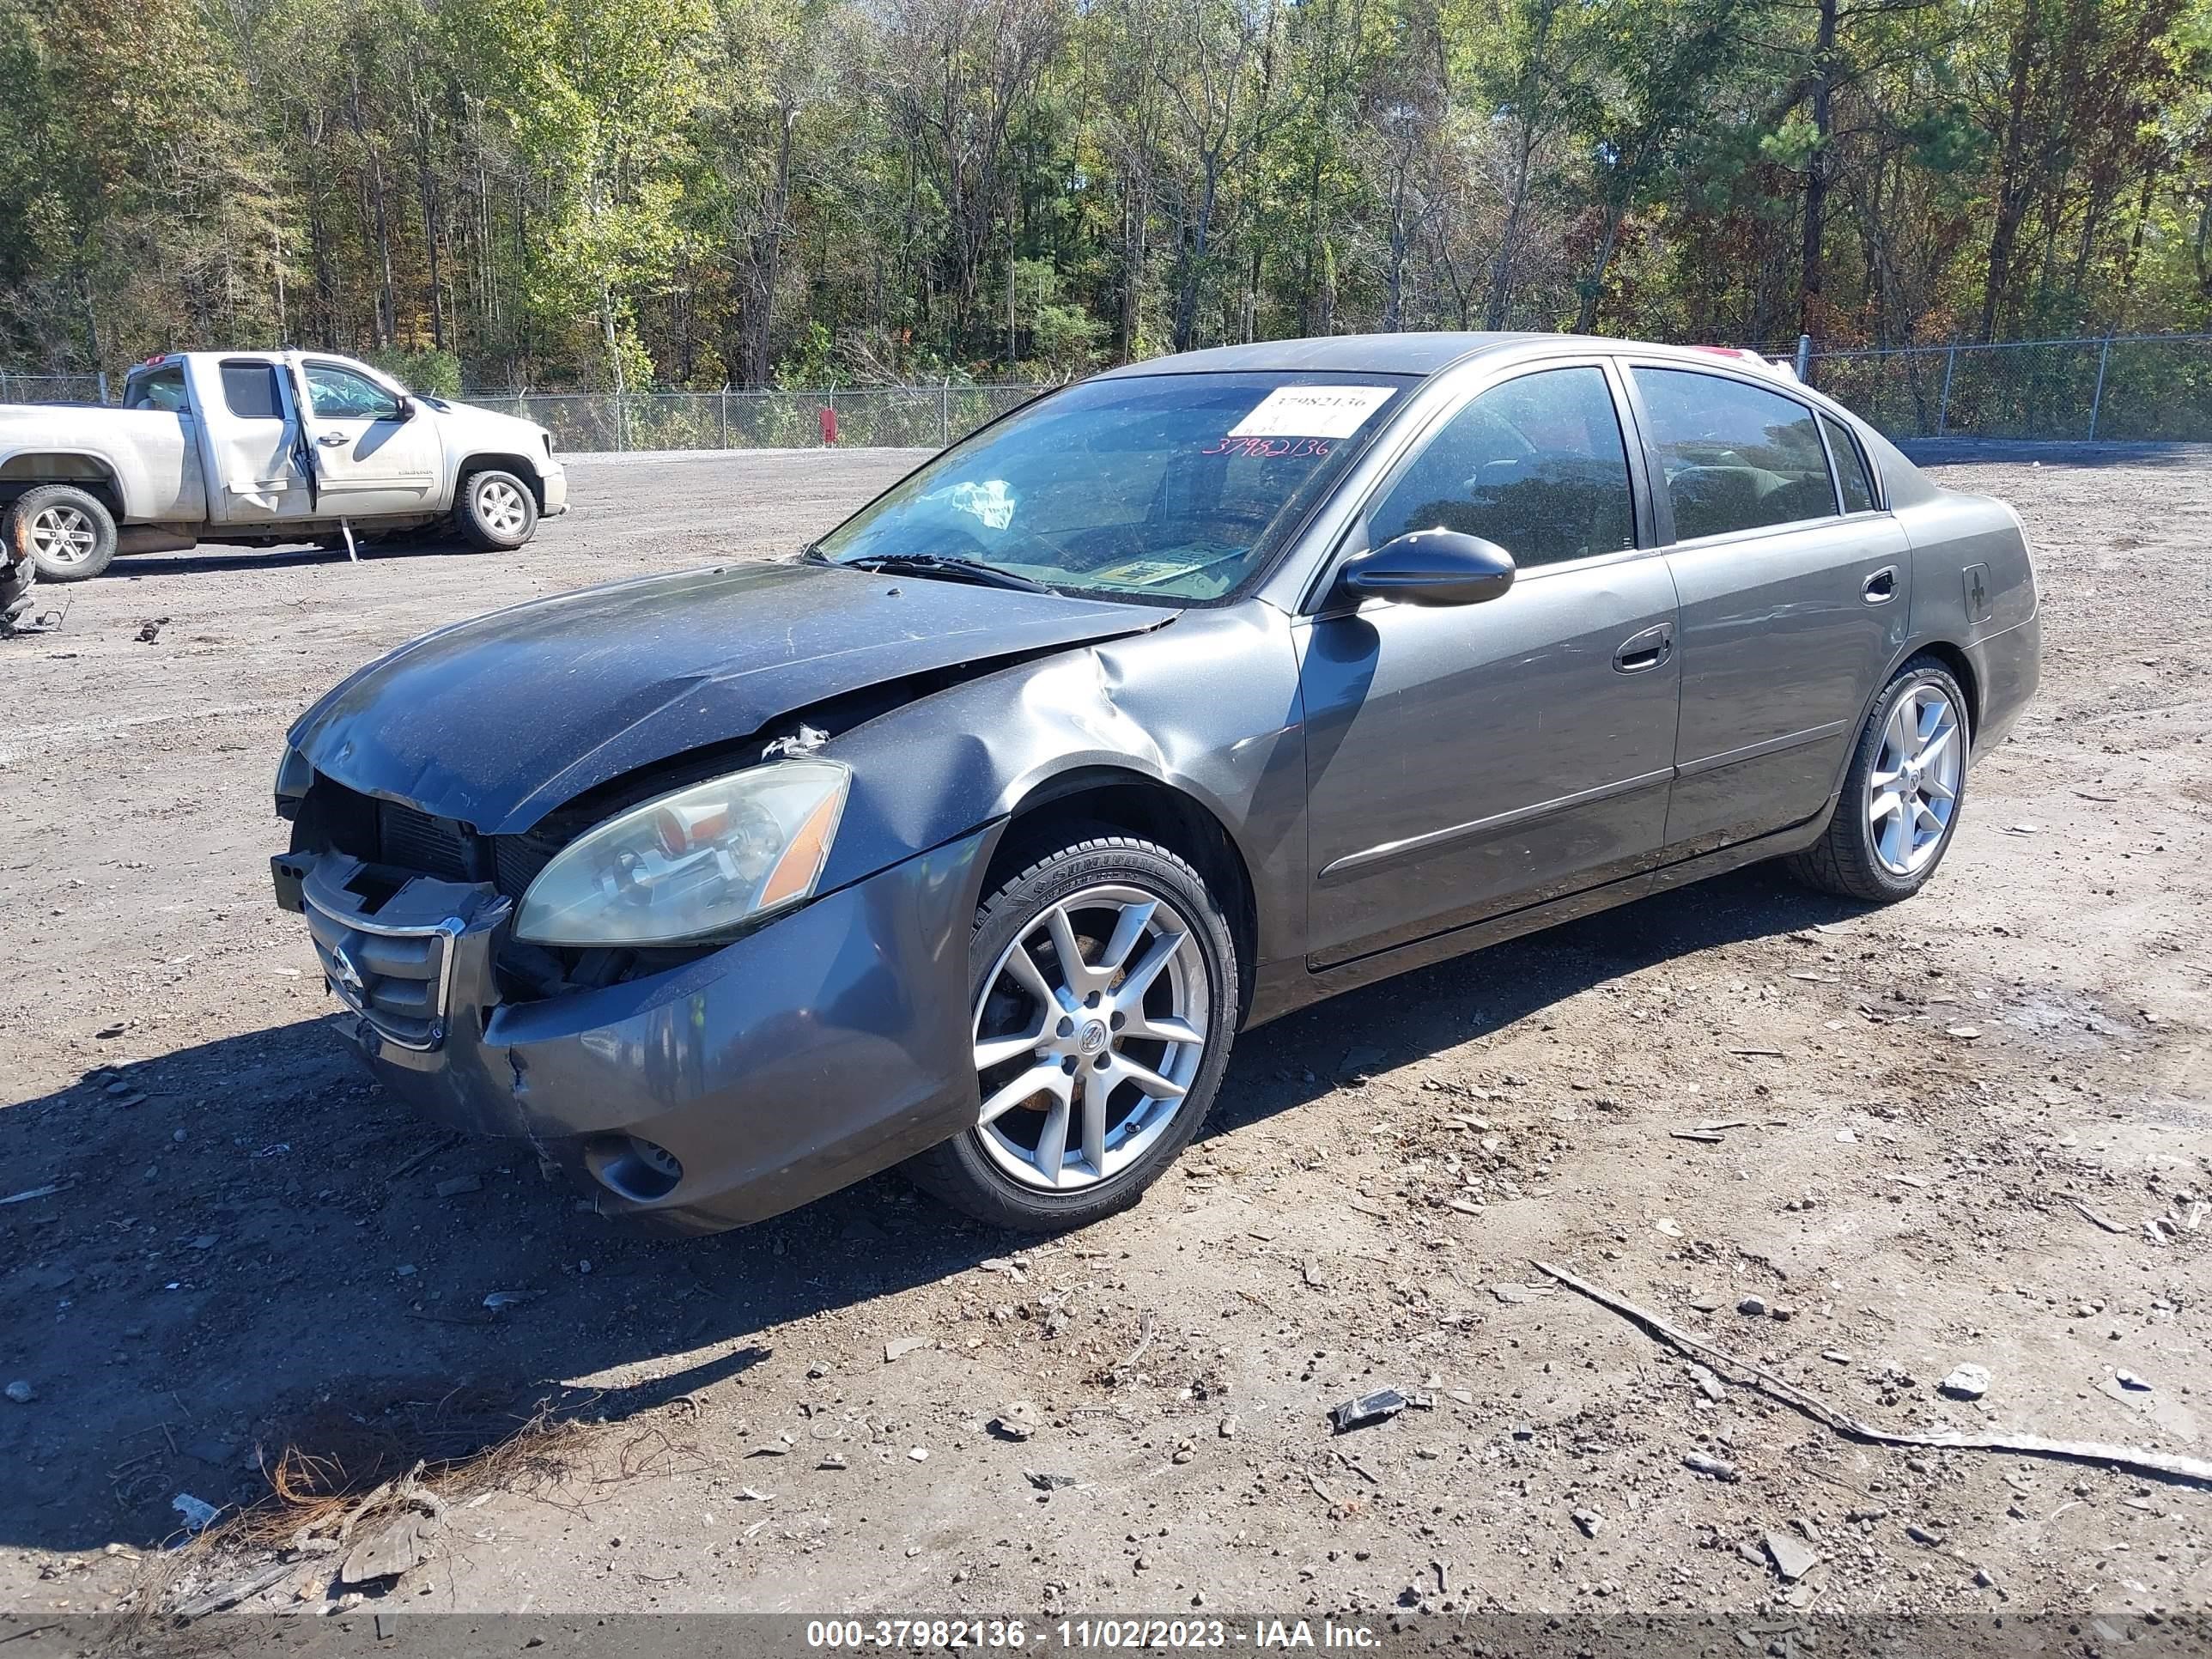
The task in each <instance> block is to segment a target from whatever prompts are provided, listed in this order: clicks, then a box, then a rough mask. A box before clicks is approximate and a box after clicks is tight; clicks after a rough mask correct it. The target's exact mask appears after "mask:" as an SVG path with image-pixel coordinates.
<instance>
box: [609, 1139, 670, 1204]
mask: <svg viewBox="0 0 2212 1659" xmlns="http://www.w3.org/2000/svg"><path fill="white" fill-rule="evenodd" d="M586 1162H587V1164H589V1166H590V1168H591V1171H592V1175H593V1176H596V1177H597V1178H598V1180H599V1183H600V1184H601V1185H602V1186H604V1187H605V1188H607V1189H608V1190H609V1191H610V1192H612V1193H614V1194H617V1196H618V1197H622V1198H626V1199H628V1200H630V1202H632V1203H633V1204H650V1203H652V1202H653V1201H654V1200H656V1199H662V1198H665V1197H667V1196H668V1194H671V1193H672V1192H674V1191H675V1190H676V1184H677V1182H680V1181H681V1180H683V1179H684V1162H683V1160H682V1159H681V1158H678V1157H677V1156H676V1154H675V1153H673V1152H670V1151H669V1150H668V1148H666V1147H665V1146H660V1145H659V1144H658V1143H657V1142H654V1141H650V1140H647V1139H645V1138H644V1137H643V1136H641V1135H610V1136H608V1137H606V1139H604V1140H602V1141H601V1142H600V1143H599V1145H598V1146H594V1147H593V1148H592V1156H591V1157H590V1158H588V1159H587V1160H586Z"/></svg>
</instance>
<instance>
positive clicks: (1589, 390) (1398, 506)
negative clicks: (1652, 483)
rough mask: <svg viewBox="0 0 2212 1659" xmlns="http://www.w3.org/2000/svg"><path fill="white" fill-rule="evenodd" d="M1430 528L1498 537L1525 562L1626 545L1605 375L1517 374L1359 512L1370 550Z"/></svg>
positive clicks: (1622, 479)
mask: <svg viewBox="0 0 2212 1659" xmlns="http://www.w3.org/2000/svg"><path fill="white" fill-rule="evenodd" d="M1436 529H1443V530H1456V531H1459V532H1462V534H1465V535H1469V536H1480V537H1481V538H1483V539H1484V540H1485V541H1491V542H1495V543H1497V544H1498V546H1500V547H1502V548H1504V550H1506V551H1507V552H1509V553H1510V554H1511V555H1512V556H1513V562H1515V563H1516V564H1517V565H1520V566H1522V567H1523V568H1530V567H1534V566H1537V565H1546V564H1558V563H1560V562H1564V561H1565V560H1568V559H1580V558H1586V557H1588V556H1590V555H1592V554H1596V553H1617V552H1619V551H1620V550H1621V549H1623V548H1627V547H1633V546H1635V545H1636V509H1635V507H1634V504H1633V498H1632V496H1631V495H1630V494H1629V485H1628V451H1627V448H1626V446H1625V445H1624V444H1623V442H1622V441H1621V435H1620V416H1619V415H1618V414H1617V413H1615V411H1614V410H1613V393H1612V392H1611V390H1610V389H1609V388H1608V387H1607V385H1606V380H1605V371H1604V370H1603V369H1601V368H1548V369H1544V370H1541V371H1540V372H1538V373H1536V374H1523V375H1520V376H1518V377H1517V378H1516V379H1514V380H1508V381H1506V382H1505V383H1504V385H1503V386H1492V388H1491V389H1490V390H1489V391H1487V392H1484V393H1483V394H1482V395H1481V396H1480V397H1479V398H1475V399H1474V401H1473V402H1471V403H1469V404H1468V405H1467V407H1466V408H1464V409H1462V410H1460V411H1459V413H1458V414H1456V415H1455V416H1452V417H1451V419H1450V420H1449V421H1447V422H1444V424H1443V428H1442V429H1441V430H1440V431H1438V432H1437V435H1435V436H1434V437H1432V438H1431V439H1430V440H1429V441H1428V442H1427V443H1426V444H1425V446H1424V447H1422V449H1421V451H1420V453H1419V454H1417V455H1416V456H1415V457H1414V458H1413V465H1411V466H1409V467H1407V469H1406V471H1404V472H1402V473H1401V474H1400V475H1399V477H1398V478H1397V481H1396V482H1395V483H1393V484H1391V486H1390V487H1389V490H1388V491H1387V492H1386V493H1385V494H1384V495H1383V499H1382V501H1380V502H1378V503H1377V504H1376V507H1375V509H1374V511H1373V512H1372V513H1370V514H1369V515H1368V539H1369V542H1370V545H1373V546H1376V547H1380V546H1382V545H1383V543H1385V542H1387V541H1390V540H1392V539H1394V538H1397V537H1399V536H1402V535H1405V534H1406V533H1407V532H1409V531H1414V530H1436Z"/></svg>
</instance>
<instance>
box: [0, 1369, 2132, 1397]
mask: <svg viewBox="0 0 2212 1659" xmlns="http://www.w3.org/2000/svg"><path fill="white" fill-rule="evenodd" d="M2112 1381H2113V1382H2115V1383H2118V1384H2119V1385H2120V1386H2121V1387H2122V1388H2124V1389H2133V1390H2134V1391H2135V1392H2136V1393H2137V1394H2148V1393H2149V1392H2150V1382H2149V1379H2148V1378H2147V1377H2141V1376H2136V1374H2135V1373H2134V1372H2133V1371H2114V1372H2113V1373H2112ZM8 1393H9V1398H10V1399H13V1398H14V1397H15V1389H14V1388H13V1387H12V1386H11V1387H10V1388H9V1390H8Z"/></svg>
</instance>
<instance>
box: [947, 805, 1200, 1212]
mask: <svg viewBox="0 0 2212 1659" xmlns="http://www.w3.org/2000/svg"><path fill="white" fill-rule="evenodd" d="M970 959H971V963H973V965H974V968H975V981H974V983H975V995H974V1003H973V1008H972V1012H971V1016H970V1019H969V1036H970V1039H971V1042H972V1043H973V1049H974V1056H975V1081H976V1098H977V1100H978V1101H979V1102H980V1106H979V1109H978V1112H977V1116H976V1123H975V1127H974V1128H973V1129H971V1130H969V1132H968V1133H964V1134H962V1135H960V1136H957V1137H956V1138H955V1139H953V1140H951V1141H950V1142H947V1143H946V1144H945V1146H940V1147H938V1148H935V1149H934V1150H933V1151H932V1152H927V1153H925V1154H924V1155H923V1156H922V1157H921V1158H920V1159H918V1160H916V1162H915V1164H914V1166H912V1167H913V1173H914V1175H915V1179H916V1180H917V1181H919V1182H921V1184H922V1185H923V1186H925V1187H927V1188H929V1189H930V1190H932V1191H933V1192H935V1193H936V1194H938V1195H939V1196H940V1197H942V1198H945V1199H946V1200H948V1201H950V1202H951V1203H952V1204H954V1205H956V1206H958V1207H960V1208H962V1209H964V1210H966V1211H968V1212H969V1213H970V1214H973V1215H975V1216H977V1217H978V1218H981V1219H983V1220H986V1221H990V1222H994V1223H996V1224H998V1225H1006V1226H1013V1227H1020V1228H1024V1229H1027V1230H1032V1231H1043V1230H1056V1229H1060V1228H1066V1227H1075V1226H1080V1225H1085V1223H1087V1222H1090V1221H1093V1220H1097V1219H1098V1218H1101V1217H1103V1216H1105V1215H1109V1214H1111V1213H1112V1212H1114V1211H1115V1210H1118V1209H1121V1208H1122V1207H1123V1206H1126V1205H1127V1204H1130V1203H1133V1202H1134V1201H1135V1200H1136V1199H1137V1197H1138V1196H1139V1194H1141V1193H1142V1192H1143V1190H1144V1189H1145V1188H1146V1186H1148V1185H1150V1184H1151V1182H1152V1180H1153V1179H1154V1177H1155V1176H1158V1174H1159V1172H1160V1171H1161V1170H1163V1169H1164V1168H1165V1167H1166V1166H1167V1165H1168V1164H1170V1163H1171V1162H1172V1161H1173V1160H1174V1158H1175V1157H1176V1154H1177V1153H1178V1152H1181V1151H1182V1148H1183V1147H1184V1146H1186V1145H1188V1143H1189V1141H1190V1139H1191V1137H1192V1136H1193V1135H1194V1134H1195V1133H1197V1131H1198V1127H1199V1125H1200V1122H1201V1121H1203V1119H1204V1118H1205V1116H1206V1111H1207V1109H1208V1108H1209V1107H1210V1106H1211V1105H1212V1098H1213V1096H1214V1093H1215V1091H1217V1090H1218V1087H1219V1084H1220V1079H1221V1073H1222V1069H1223V1067H1224V1066H1225V1064H1226V1062H1227V1055H1228V1048H1229V1043H1230V1039H1231V1034H1232V1030H1233V1027H1234V1024H1235V1010H1236V1007H1237V1000H1236V971H1237V969H1236V957H1235V952H1234V951H1233V949H1232V948H1231V945H1230V941H1229V936H1228V929H1227V926H1226V924H1225V921H1224V920H1223V918H1222V915H1221V912H1220V909H1219V907H1218V905H1217V904H1216V903H1215V902H1214V900H1213V898H1212V895H1211V894H1210V893H1209V892H1208V891H1207V890H1206V884H1205V882H1204V881H1203V880H1202V879H1201V878H1200V876H1199V875H1198V873H1197V872H1195V871H1194V870H1193V869H1192V868H1191V867H1190V866H1189V865H1188V864H1186V863H1185V862H1184V861H1183V860H1182V859H1180V858H1178V857H1176V855H1175V854H1173V853H1170V852H1169V851H1168V850H1167V849H1165V848H1160V847H1157V846H1154V845H1152V844H1151V843H1149V842H1141V841H1136V840H1132V839H1128V838H1125V837H1121V836H1103V835H1102V836H1097V837H1095V838H1092V839H1089V840H1084V841H1079V842H1075V843H1074V844H1073V845H1072V846H1067V847H1064V848H1060V849H1059V850H1058V851H1056V852H1054V853H1052V854H1050V855H1049V856H1048V857H1045V858H1043V859H1041V860H1038V861H1037V862H1036V863H1035V864H1032V865H1031V866H1030V867H1029V868H1028V869H1026V870H1024V871H1023V872H1022V873H1021V874H1020V875H1018V876H1017V877H1015V878H1013V879H1012V880H1011V881H1009V882H1007V883H1006V884H1005V885H1003V886H1002V887H1000V889H999V890H998V891H997V892H995V893H994V894H992V895H991V896H989V897H988V898H987V900H986V902H984V905H983V907H982V908H981V911H979V912H978V914H977V918H976V932H975V944H974V948H973V950H972V951H971V957H970Z"/></svg>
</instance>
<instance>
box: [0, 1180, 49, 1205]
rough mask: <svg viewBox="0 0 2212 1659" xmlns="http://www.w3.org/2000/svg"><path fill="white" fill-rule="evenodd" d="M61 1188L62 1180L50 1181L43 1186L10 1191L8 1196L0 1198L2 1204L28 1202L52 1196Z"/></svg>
mask: <svg viewBox="0 0 2212 1659" xmlns="http://www.w3.org/2000/svg"><path fill="white" fill-rule="evenodd" d="M61 1189H62V1183H61V1182H58V1181H50V1182H47V1183H46V1185H45V1186H43V1187H32V1188H26V1189H25V1190H24V1191H22V1192H20V1193H10V1194H8V1196H7V1197H5V1198H0V1205H9V1204H27V1203H29V1202H30V1201H31V1200H33V1199H34V1198H52V1196H53V1195H54V1194H56V1193H58V1192H59V1191H61Z"/></svg>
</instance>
